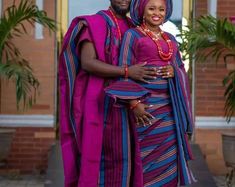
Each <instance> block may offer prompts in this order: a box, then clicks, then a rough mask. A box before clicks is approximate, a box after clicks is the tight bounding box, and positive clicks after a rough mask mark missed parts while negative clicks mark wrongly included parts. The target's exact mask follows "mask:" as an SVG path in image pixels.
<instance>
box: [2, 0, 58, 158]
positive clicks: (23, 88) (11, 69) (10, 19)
mask: <svg viewBox="0 0 235 187" xmlns="http://www.w3.org/2000/svg"><path fill="white" fill-rule="evenodd" d="M26 22H28V23H30V24H31V25H32V26H34V23H35V22H38V23H40V24H42V25H43V26H44V27H46V28H48V29H49V30H50V31H55V30H56V24H55V21H54V20H52V19H51V18H49V17H48V16H47V14H46V12H45V11H42V10H39V9H38V7H37V6H36V5H35V4H34V3H33V1H31V0H21V1H20V2H19V4H18V5H16V4H15V1H13V5H12V6H10V7H8V8H7V9H6V10H5V11H4V13H3V14H2V15H1V18H0V78H1V79H6V80H10V81H13V82H14V83H15V87H16V101H17V108H18V109H19V106H23V108H25V107H29V106H31V105H32V103H33V102H35V99H36V94H35V93H36V92H37V88H38V86H39V81H38V79H37V78H36V77H35V75H34V74H33V70H32V69H31V67H30V65H29V62H28V61H27V60H26V59H25V58H23V56H22V55H21V52H20V50H19V48H17V47H16V46H15V44H14V42H13V39H15V38H17V37H21V36H22V35H24V34H27V29H26V27H25V26H24V25H25V23H26ZM0 93H1V92H0ZM21 101H22V105H20V103H21ZM13 133H14V129H10V128H2V129H0V143H1V145H0V162H1V161H2V160H4V159H6V156H7V152H8V151H9V146H10V145H11V143H10V142H11V139H12V137H13ZM2 143H4V144H2Z"/></svg>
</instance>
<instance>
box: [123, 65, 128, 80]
mask: <svg viewBox="0 0 235 187" xmlns="http://www.w3.org/2000/svg"><path fill="white" fill-rule="evenodd" d="M124 78H125V79H127V78H128V66H127V64H126V65H125V67H124Z"/></svg>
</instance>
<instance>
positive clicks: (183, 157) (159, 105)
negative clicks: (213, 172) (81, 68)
mask: <svg viewBox="0 0 235 187" xmlns="http://www.w3.org/2000/svg"><path fill="white" fill-rule="evenodd" d="M130 8H131V12H130V13H131V18H132V20H133V22H134V23H135V24H136V26H137V27H136V28H133V29H129V30H128V31H127V32H126V33H125V35H124V38H123V43H122V47H121V52H120V59H119V62H120V66H124V67H126V72H127V73H126V74H127V76H126V80H120V81H117V82H115V83H113V84H111V85H109V86H108V87H107V88H106V93H107V94H108V95H110V96H111V97H113V98H114V99H115V100H116V102H117V104H119V105H120V106H126V107H128V108H129V110H130V115H131V117H130V121H132V122H134V123H135V127H134V133H135V132H136V136H135V137H134V138H133V141H134V142H135V143H134V145H135V160H138V159H137V158H138V156H139V157H140V159H141V162H139V164H136V162H134V163H135V164H134V165H141V168H142V176H140V177H142V178H143V181H142V185H140V186H154V187H157V186H164V187H167V186H169V187H174V186H177V185H179V184H180V185H187V184H190V183H192V181H193V177H192V174H191V172H190V170H189V168H188V164H187V161H188V160H191V159H192V153H191V150H190V147H189V145H188V139H187V134H188V133H190V134H191V133H192V124H193V123H192V113H191V103H190V95H189V89H188V81H187V77H186V72H185V70H184V65H183V63H182V61H181V58H180V54H179V50H178V47H177V43H176V40H175V39H174V37H173V36H172V35H171V34H169V33H166V32H163V31H162V30H161V28H160V25H161V24H162V23H164V22H165V21H167V20H168V19H169V17H170V16H171V13H172V1H171V0H133V1H132V3H131V7H130ZM139 62H147V66H149V67H155V68H156V70H157V72H158V76H157V77H156V79H155V80H149V81H148V82H147V83H143V82H134V81H133V80H131V79H127V78H128V67H129V66H130V65H134V64H138V63H139ZM125 103H127V104H125ZM126 125H130V127H132V128H133V124H132V125H131V124H126ZM132 150H133V149H132Z"/></svg>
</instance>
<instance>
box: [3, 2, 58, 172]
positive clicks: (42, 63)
mask: <svg viewBox="0 0 235 187" xmlns="http://www.w3.org/2000/svg"><path fill="white" fill-rule="evenodd" d="M2 2H3V9H6V7H8V6H9V5H10V4H12V2H13V0H3V1H2ZM16 2H19V0H16ZM43 2H44V7H43V9H44V10H45V11H46V12H47V15H48V16H49V17H50V18H53V19H55V11H56V1H55V0H44V1H43ZM25 26H26V28H27V31H28V34H27V35H24V36H23V37H21V38H17V39H16V40H15V41H14V43H15V44H16V46H18V47H19V48H20V51H21V53H22V55H23V57H24V58H25V59H27V60H28V61H29V62H30V65H31V67H32V68H33V71H34V73H35V75H36V77H37V78H38V79H39V82H40V88H39V95H38V96H37V102H36V104H34V105H33V107H32V108H31V109H30V110H24V111H22V110H20V111H17V109H16V99H15V86H14V84H13V83H12V82H9V81H3V80H2V81H1V84H0V86H1V89H0V91H1V94H0V95H1V98H0V100H1V102H0V103H1V105H0V109H1V110H0V114H7V115H9V114H13V115H25V114H27V115H31V114H33V115H37V114H38V115H44V114H45V115H52V116H54V114H55V110H56V108H55V96H56V89H55V87H56V81H55V80H56V74H57V72H56V70H57V68H56V67H57V65H56V63H55V61H56V59H55V54H56V48H55V34H53V33H51V34H49V32H48V30H47V29H43V36H44V38H43V39H37V40H36V39H35V36H34V35H35V29H34V28H33V27H32V26H31V25H29V24H28V23H26V24H25ZM54 141H55V129H54V128H52V127H48V128H39V127H27V128H26V127H18V128H16V132H15V136H14V139H13V143H12V147H11V151H10V155H9V157H8V159H7V163H8V164H7V166H6V167H2V168H0V172H3V173H5V172H6V171H9V172H11V171H14V172H17V173H31V172H34V171H37V172H44V171H45V170H46V168H47V159H48V154H49V150H50V147H51V145H52V144H53V142H54Z"/></svg>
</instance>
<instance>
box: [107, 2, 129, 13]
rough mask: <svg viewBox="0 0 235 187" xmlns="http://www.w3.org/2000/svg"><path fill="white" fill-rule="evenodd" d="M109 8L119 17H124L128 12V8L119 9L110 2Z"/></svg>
mask: <svg viewBox="0 0 235 187" xmlns="http://www.w3.org/2000/svg"><path fill="white" fill-rule="evenodd" d="M111 7H112V8H113V9H114V11H115V12H116V14H118V15H120V16H126V14H127V13H128V12H129V7H128V8H127V9H121V8H120V7H118V6H116V5H114V4H113V3H112V1H111Z"/></svg>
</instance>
